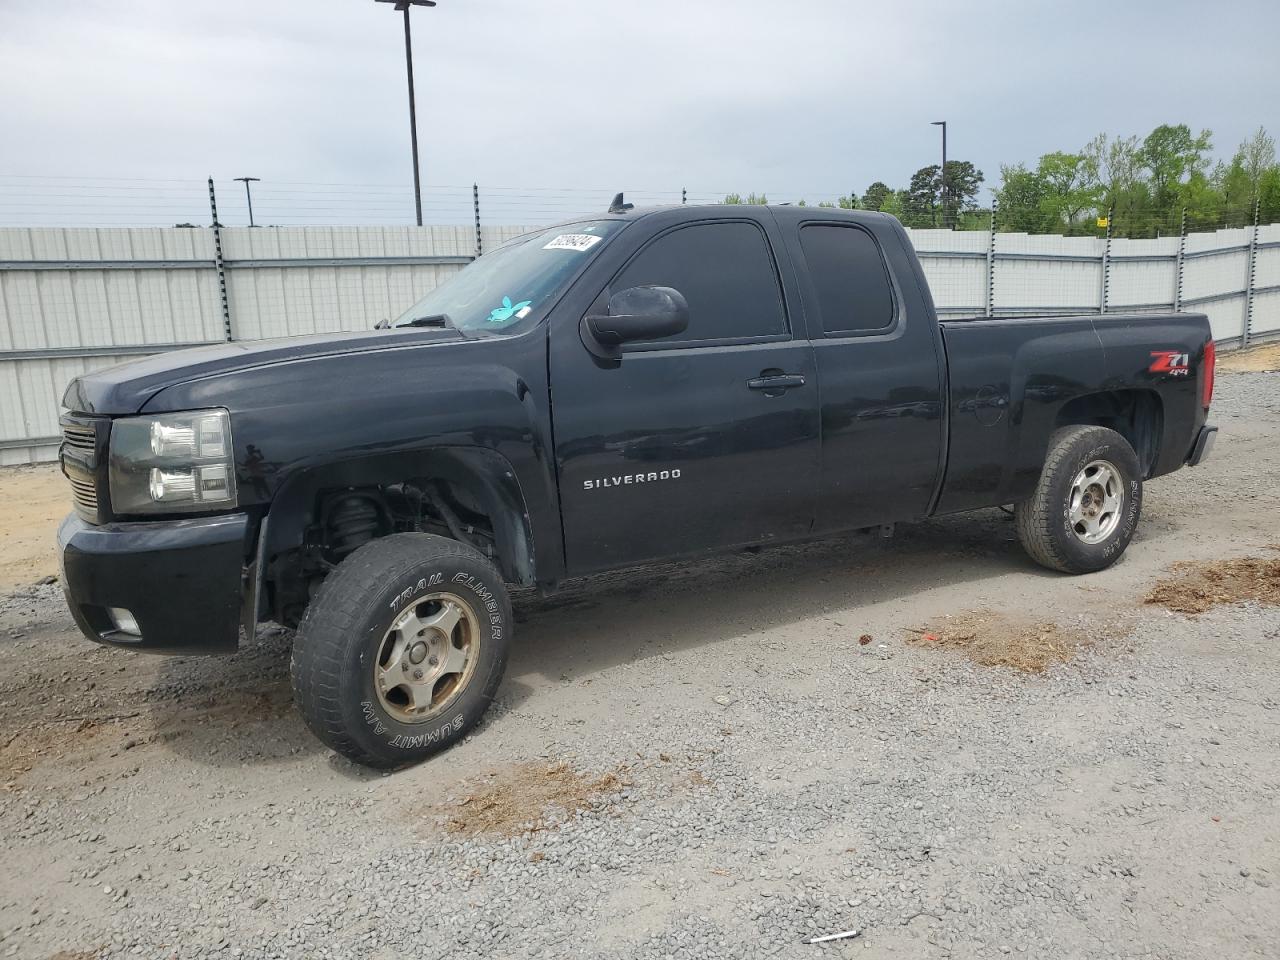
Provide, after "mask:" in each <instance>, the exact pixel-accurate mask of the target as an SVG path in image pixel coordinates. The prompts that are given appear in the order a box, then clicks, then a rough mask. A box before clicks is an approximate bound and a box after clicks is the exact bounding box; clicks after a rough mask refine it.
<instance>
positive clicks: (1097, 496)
mask: <svg viewBox="0 0 1280 960" xmlns="http://www.w3.org/2000/svg"><path fill="white" fill-rule="evenodd" d="M1123 515H1124V478H1123V477H1122V476H1121V475H1120V471H1119V470H1118V469H1116V466H1115V464H1113V463H1110V462H1108V461H1106V460H1094V461H1093V462H1091V463H1089V464H1088V465H1087V466H1085V468H1084V469H1083V470H1081V471H1080V472H1079V473H1077V474H1076V478H1075V480H1074V481H1073V482H1072V484H1071V511H1070V516H1071V529H1072V531H1074V532H1075V535H1076V537H1077V538H1078V539H1079V540H1080V541H1082V542H1083V543H1101V542H1102V541H1103V540H1105V539H1107V537H1109V536H1111V534H1113V533H1114V532H1115V529H1116V527H1118V526H1119V525H1120V517H1121V516H1123Z"/></svg>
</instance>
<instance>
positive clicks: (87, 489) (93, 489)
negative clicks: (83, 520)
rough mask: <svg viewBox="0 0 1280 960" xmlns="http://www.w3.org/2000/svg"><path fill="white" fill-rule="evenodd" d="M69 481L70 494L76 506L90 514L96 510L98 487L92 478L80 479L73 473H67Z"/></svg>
mask: <svg viewBox="0 0 1280 960" xmlns="http://www.w3.org/2000/svg"><path fill="white" fill-rule="evenodd" d="M67 480H69V481H70V483H71V495H72V496H73V497H75V501H76V506H77V507H79V508H80V509H81V510H84V511H86V512H88V513H91V514H96V513H97V512H98V488H97V484H96V483H94V481H92V480H87V479H81V478H80V477H77V476H75V475H74V474H67Z"/></svg>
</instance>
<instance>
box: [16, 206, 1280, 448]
mask: <svg viewBox="0 0 1280 960" xmlns="http://www.w3.org/2000/svg"><path fill="white" fill-rule="evenodd" d="M527 229H528V228H526V227H520V226H500V227H499V226H494V227H483V228H478V227H471V226H465V227H463V226H459V227H450V226H432V227H395V226H377V227H318V226H317V227H273V228H259V229H250V228H247V227H235V228H225V227H224V228H212V227H196V228H177V227H158V228H124V227H112V228H99V229H94V228H58V227H44V228H17V227H9V228H0V464H12V463H28V462H36V461H42V460H52V459H55V458H56V456H57V444H58V436H57V435H58V414H59V401H60V399H61V396H62V391H63V389H64V388H65V386H66V384H67V382H68V381H69V380H70V379H71V378H73V377H75V376H77V375H79V374H81V373H84V372H86V371H88V370H92V369H95V368H98V367H103V366H107V365H109V364H113V363H119V362H121V361H124V360H129V359H133V358H137V357H141V356H146V355H148V354H154V353H159V352H163V351H167V350H174V349H179V348H181V347H186V346H192V345H196V344H202V343H217V342H223V341H226V340H230V339H234V340H241V339H246V340H247V339H257V338H260V337H274V336H292V335H298V334H305V333H318V332H319V333H323V332H332V331H339V330H356V329H367V328H369V327H371V326H372V325H373V324H374V323H376V322H377V321H378V320H381V319H383V318H385V317H394V316H396V315H398V314H399V313H400V312H401V311H403V310H404V309H406V308H407V307H408V306H409V305H410V304H412V303H413V302H414V301H415V300H416V299H418V298H419V297H421V296H422V295H423V294H424V293H426V292H427V291H428V290H430V289H431V288H433V287H434V286H436V285H437V284H439V283H440V282H441V281H443V280H444V279H445V278H447V277H448V276H450V275H451V274H453V273H455V272H456V271H458V270H459V269H461V268H462V266H463V265H465V264H466V263H468V262H470V260H471V259H473V257H474V256H475V254H476V251H477V248H480V249H492V248H493V247H496V246H498V245H499V244H501V243H503V242H505V241H506V240H508V239H510V238H511V237H513V236H516V235H518V234H520V233H523V232H525V231H526V230H527ZM909 232H910V234H911V238H912V242H913V243H914V244H915V247H916V250H917V251H918V252H919V254H920V257H921V259H922V262H923V264H924V270H925V273H926V275H927V276H928V279H929V283H930V286H931V288H932V290H933V295H934V298H935V300H936V302H937V305H938V309H939V311H940V313H941V314H942V315H943V316H944V317H946V316H964V315H974V314H993V315H997V316H1016V315H1019V314H1037V313H1115V312H1122V311H1170V310H1194V311H1198V312H1203V313H1207V314H1208V315H1209V318H1210V321H1211V323H1212V325H1213V333H1214V337H1215V339H1217V340H1218V342H1219V343H1220V344H1221V345H1222V347H1224V348H1230V347H1233V346H1239V345H1240V344H1242V343H1245V342H1248V341H1250V340H1253V339H1260V338H1266V337H1271V336H1280V224H1273V225H1270V226H1262V227H1246V228H1243V229H1233V230H1220V231H1217V232H1214V233H1203V234H1187V235H1185V236H1183V237H1167V238H1161V239H1154V240H1121V239H1110V240H1107V239H1101V238H1093V237H1058V236H1042V235H1027V234H1020V233H987V232H956V231H950V230H912V231H909Z"/></svg>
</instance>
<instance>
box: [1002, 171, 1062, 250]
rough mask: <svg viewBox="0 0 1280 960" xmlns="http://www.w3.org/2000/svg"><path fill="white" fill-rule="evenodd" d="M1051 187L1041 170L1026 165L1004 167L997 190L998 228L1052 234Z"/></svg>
mask: <svg viewBox="0 0 1280 960" xmlns="http://www.w3.org/2000/svg"><path fill="white" fill-rule="evenodd" d="M1048 196H1049V187H1048V184H1046V183H1045V181H1044V178H1043V177H1042V176H1040V173H1039V171H1038V170H1028V169H1027V166H1026V164H1023V163H1015V164H1012V165H1009V164H1005V165H1003V166H1001V167H1000V187H999V189H997V190H996V229H997V230H1005V231H1012V232H1018V233H1048V232H1049V231H1050V230H1051V229H1052V228H1053V218H1052V217H1051V216H1050V215H1049V214H1046V212H1045V201H1046V199H1047V198H1048Z"/></svg>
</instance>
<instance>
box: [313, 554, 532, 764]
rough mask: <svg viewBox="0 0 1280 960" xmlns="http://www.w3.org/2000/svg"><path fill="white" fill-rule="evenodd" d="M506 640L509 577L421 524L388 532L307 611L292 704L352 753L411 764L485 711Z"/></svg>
mask: <svg viewBox="0 0 1280 960" xmlns="http://www.w3.org/2000/svg"><path fill="white" fill-rule="evenodd" d="M455 618H456V619H455ZM397 625H399V626H398V628H397ZM419 628H421V629H419ZM510 638H511V601H510V598H509V597H508V595H507V590H506V586H505V585H504V584H503V582H502V577H501V576H500V575H499V573H498V571H497V570H496V569H495V568H494V566H493V564H491V563H489V561H487V560H486V559H485V558H484V557H483V556H481V555H480V553H479V552H477V551H476V550H474V549H472V548H471V547H469V546H467V545H466V544H463V543H459V542H457V541H455V540H448V539H446V538H444V537H437V536H431V535H429V534H423V533H398V534H394V535H392V536H389V537H383V538H382V539H379V540H373V541H371V542H369V543H367V544H365V545H364V546H362V547H360V548H359V549H358V550H356V551H355V552H353V553H352V554H351V555H350V556H349V557H347V558H346V559H345V560H344V561H343V562H342V563H341V564H339V566H338V568H337V569H336V570H334V571H333V572H332V573H331V574H329V576H328V577H327V578H326V579H325V581H324V583H322V584H321V586H320V589H319V590H318V591H317V593H316V595H315V598H314V599H313V600H312V601H311V604H310V606H309V607H308V608H307V612H306V614H305V615H304V616H303V618H302V622H301V624H299V626H298V633H297V637H296V638H295V640H294V644H293V658H292V661H291V663H290V673H291V675H292V679H293V695H294V701H295V702H296V703H297V705H298V710H299V711H300V712H301V714H302V718H303V720H305V721H306V724H307V726H308V727H309V728H310V729H311V732H312V733H314V734H315V735H316V736H317V737H319V738H320V740H321V741H323V742H324V743H325V744H326V745H327V746H329V747H331V748H332V749H333V750H336V751H337V752H338V753H340V754H342V755H343V756H344V757H346V758H347V759H349V760H352V761H354V762H355V763H359V764H363V765H365V766H370V767H382V768H389V767H399V766H404V765H406V764H410V763H416V762H417V761H419V760H423V759H425V758H426V757H429V756H431V755H432V754H434V753H438V752H439V751H441V750H444V749H446V748H447V747H449V746H452V745H453V744H454V743H457V742H458V741H459V740H460V739H462V737H464V736H465V735H466V734H467V732H468V731H469V730H470V729H471V728H472V727H474V726H475V724H476V722H477V721H479V719H480V717H481V716H483V714H484V712H485V710H486V709H488V706H489V704H490V703H491V702H492V700H493V696H494V694H495V693H496V692H497V689H498V684H499V683H500V682H501V681H502V672H503V670H504V669H505V668H506V664H507V653H508V649H509V645H510Z"/></svg>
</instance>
